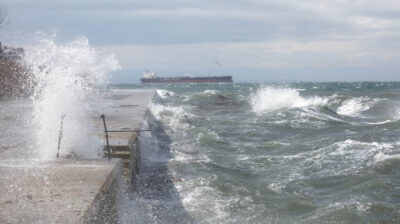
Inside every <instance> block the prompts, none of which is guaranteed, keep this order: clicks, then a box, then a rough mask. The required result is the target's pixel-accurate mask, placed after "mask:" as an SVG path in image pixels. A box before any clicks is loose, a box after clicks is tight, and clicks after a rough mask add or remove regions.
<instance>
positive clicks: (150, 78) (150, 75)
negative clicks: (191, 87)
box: [140, 71, 233, 83]
mask: <svg viewBox="0 0 400 224" xmlns="http://www.w3.org/2000/svg"><path fill="white" fill-rule="evenodd" d="M140 82H142V83H207V82H208V83H209V82H233V81H232V76H202V77H192V76H182V77H157V75H156V73H154V72H148V71H146V72H144V73H143V78H141V79H140Z"/></svg>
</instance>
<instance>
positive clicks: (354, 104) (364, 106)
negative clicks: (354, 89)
mask: <svg viewBox="0 0 400 224" xmlns="http://www.w3.org/2000/svg"><path fill="white" fill-rule="evenodd" d="M375 102H376V100H371V99H370V98H369V97H358V98H352V99H349V100H345V101H344V102H343V103H342V105H341V106H340V107H339V108H338V109H337V113H338V114H343V115H348V116H358V115H360V113H361V112H362V111H366V110H368V109H370V107H371V106H372V105H373V104H374V103H375Z"/></svg>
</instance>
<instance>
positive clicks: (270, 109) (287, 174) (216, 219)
mask: <svg viewBox="0 0 400 224" xmlns="http://www.w3.org/2000/svg"><path fill="white" fill-rule="evenodd" d="M114 88H117V89H131V88H133V89H135V88H156V89H158V90H157V97H156V99H155V100H154V102H153V103H152V105H151V112H152V114H153V115H154V118H155V119H157V120H158V122H159V124H158V125H160V126H161V129H162V138H159V139H157V146H158V147H160V148H158V149H154V148H153V149H151V150H152V151H154V152H156V154H155V155H156V156H159V157H160V158H154V155H153V157H151V156H150V157H149V156H148V155H147V156H146V153H145V154H144V157H145V158H144V159H145V160H146V161H147V162H146V161H145V162H144V165H142V166H144V167H142V169H143V170H144V172H147V173H150V174H151V173H152V171H148V170H149V169H150V170H152V168H149V167H146V164H147V165H148V164H151V162H149V161H150V160H151V161H163V163H162V164H164V165H165V168H161V170H164V171H165V172H166V174H165V175H164V177H162V178H164V179H165V176H168V180H167V181H166V182H168V185H170V189H169V193H170V194H171V191H173V197H170V198H169V199H168V198H167V199H165V200H164V201H163V202H162V201H160V200H157V197H162V194H160V193H163V190H156V191H155V192H156V193H155V194H156V195H154V196H153V197H152V196H151V194H152V192H153V191H151V190H147V191H146V189H148V188H147V187H148V186H147V185H146V186H139V190H138V192H139V193H137V194H136V196H134V197H133V201H135V200H136V202H135V203H132V204H131V206H136V208H139V207H143V206H144V207H146V205H144V204H147V206H148V207H149V206H150V207H152V208H147V209H146V208H144V209H143V208H142V209H136V211H137V212H138V213H136V215H140V214H139V213H140V211H142V213H146V214H145V215H149V214H148V213H149V212H150V213H151V212H154V213H157V211H158V212H162V211H161V210H160V209H164V210H163V212H164V214H162V215H159V216H157V215H153V216H151V215H150V216H151V217H150V218H145V219H143V220H145V222H148V221H150V222H154V223H170V222H171V221H172V222H174V220H175V222H194V223H400V152H399V149H400V130H399V128H400V98H399V96H400V83H397V82H393V83H389V82H388V83H373V82H368V83H265V84H240V83H234V84H170V85H117V86H114ZM143 150H146V148H145V147H144V148H143ZM162 150H167V151H168V153H163V152H160V151H162ZM157 159H158V160H157ZM159 168H160V167H158V168H156V169H153V171H154V170H156V171H157V169H159ZM146 169H147V170H146ZM164 171H163V172H164ZM151 175H153V176H154V172H153V174H151ZM151 175H150V176H151ZM147 176H149V175H147ZM142 178H144V179H146V177H142ZM150 179H151V178H150ZM152 179H153V180H154V179H157V178H156V177H152ZM171 189H172V190H171ZM141 196H143V198H145V199H144V200H143V203H142V204H141V203H140V202H138V201H140V198H141ZM168 200H175V202H168V203H171V204H168V205H165V206H161V205H160V203H165V201H168ZM174 209H179V210H182V211H174ZM136 215H135V216H136ZM142 215H143V214H142ZM183 216H185V217H186V216H189V217H190V219H186V218H183ZM171 217H172V218H171ZM133 220H136V221H139V220H140V219H138V217H137V216H136V218H134V219H132V220H131V221H133ZM139 222H140V221H139Z"/></svg>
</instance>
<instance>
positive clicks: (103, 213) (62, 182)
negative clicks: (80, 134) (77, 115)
mask: <svg viewBox="0 0 400 224" xmlns="http://www.w3.org/2000/svg"><path fill="white" fill-rule="evenodd" d="M154 94H155V91H154V90H130V91H111V92H110V93H108V94H107V96H108V97H109V98H110V100H109V102H108V103H107V106H106V107H105V108H104V109H102V110H101V111H96V112H95V113H94V114H93V120H94V122H95V125H96V130H95V131H94V132H93V135H98V136H101V137H102V138H104V127H103V124H102V121H101V119H100V115H101V114H104V115H105V117H106V122H107V126H108V129H109V130H128V129H129V130H133V129H141V128H142V126H143V124H144V119H145V117H146V113H147V112H148V105H149V103H150V102H151V99H152V98H153V96H154ZM138 136H139V134H138V133H137V132H122V133H110V145H112V146H113V150H112V157H116V158H113V159H111V160H108V159H107V158H100V159H94V160H85V159H58V160H53V161H47V162H44V161H39V160H28V159H27V160H12V159H4V158H1V154H0V174H1V175H0V223H115V221H116V216H117V211H116V210H117V207H116V203H117V194H118V189H119V186H118V184H119V183H120V177H122V176H123V167H125V174H128V178H131V177H134V176H135V174H133V175H132V172H133V173H134V172H137V168H138V161H139V157H140V154H139V137H138ZM118 158H121V159H118ZM129 175H131V176H129ZM133 181H134V178H133Z"/></svg>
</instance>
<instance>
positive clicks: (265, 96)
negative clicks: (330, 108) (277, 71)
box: [250, 86, 328, 113]
mask: <svg viewBox="0 0 400 224" xmlns="http://www.w3.org/2000/svg"><path fill="white" fill-rule="evenodd" d="M327 102H328V99H327V98H322V97H317V96H314V97H302V96H300V93H299V91H298V90H296V89H291V88H276V87H271V86H266V87H262V88H260V89H259V90H258V91H257V92H256V93H255V94H253V95H252V96H251V99H250V103H251V105H252V108H253V111H254V112H256V113H262V112H269V111H274V110H278V109H281V108H298V107H309V106H317V105H324V104H326V103H327Z"/></svg>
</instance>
